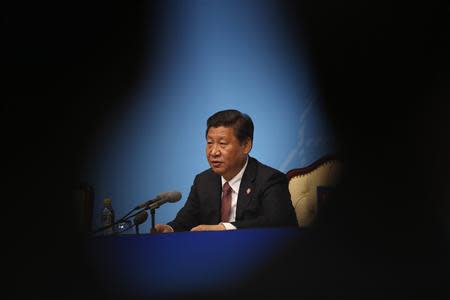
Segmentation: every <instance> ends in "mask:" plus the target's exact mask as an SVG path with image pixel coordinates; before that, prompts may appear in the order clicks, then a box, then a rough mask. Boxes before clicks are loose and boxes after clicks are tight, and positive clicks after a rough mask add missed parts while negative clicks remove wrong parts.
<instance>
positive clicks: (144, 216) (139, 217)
mask: <svg viewBox="0 0 450 300" xmlns="http://www.w3.org/2000/svg"><path fill="white" fill-rule="evenodd" d="M147 218H148V213H147V212H146V211H145V210H143V211H141V212H140V213H138V214H137V215H136V217H134V219H133V223H134V225H135V226H139V225H141V224H142V223H144V222H145V221H146V220H147Z"/></svg>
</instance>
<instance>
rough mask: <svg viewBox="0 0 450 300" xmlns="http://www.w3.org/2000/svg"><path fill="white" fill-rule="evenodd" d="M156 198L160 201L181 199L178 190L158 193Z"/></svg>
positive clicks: (172, 201)
mask: <svg viewBox="0 0 450 300" xmlns="http://www.w3.org/2000/svg"><path fill="white" fill-rule="evenodd" d="M158 198H159V199H161V200H160V201H162V202H171V203H174V202H177V201H180V199H181V193H180V192H165V193H161V194H159V195H158Z"/></svg>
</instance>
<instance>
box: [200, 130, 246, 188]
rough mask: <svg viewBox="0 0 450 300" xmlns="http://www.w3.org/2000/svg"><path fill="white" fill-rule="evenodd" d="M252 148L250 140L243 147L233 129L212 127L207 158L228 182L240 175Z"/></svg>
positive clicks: (208, 139) (214, 169)
mask: <svg viewBox="0 0 450 300" xmlns="http://www.w3.org/2000/svg"><path fill="white" fill-rule="evenodd" d="M251 148H252V141H251V140H250V139H248V140H247V141H246V142H245V143H244V144H243V145H241V143H240V142H239V140H238V139H237V137H236V136H235V135H234V129H233V128H232V127H223V126H220V127H210V128H209V130H208V133H207V135H206V158H207V159H208V162H209V165H210V166H211V168H212V170H213V171H214V172H215V173H217V174H219V175H222V176H223V177H224V178H225V179H226V180H230V179H232V178H233V177H234V176H235V175H236V174H237V173H239V171H240V170H241V169H242V167H243V166H244V164H245V159H246V156H247V154H248V153H249V152H250V150H251Z"/></svg>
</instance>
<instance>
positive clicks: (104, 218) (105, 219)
mask: <svg viewBox="0 0 450 300" xmlns="http://www.w3.org/2000/svg"><path fill="white" fill-rule="evenodd" d="M114 219H115V216H114V210H113V208H112V200H111V198H109V197H108V198H105V199H103V209H102V215H101V222H102V227H106V226H111V225H112V224H114ZM113 233H114V227H113V226H111V227H109V228H108V229H105V230H104V231H103V234H104V235H112V234H113Z"/></svg>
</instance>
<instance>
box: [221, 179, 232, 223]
mask: <svg viewBox="0 0 450 300" xmlns="http://www.w3.org/2000/svg"><path fill="white" fill-rule="evenodd" d="M222 192H223V193H222V209H221V221H222V222H228V221H230V212H231V187H230V185H229V184H228V182H225V184H224V185H223V188H222Z"/></svg>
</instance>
